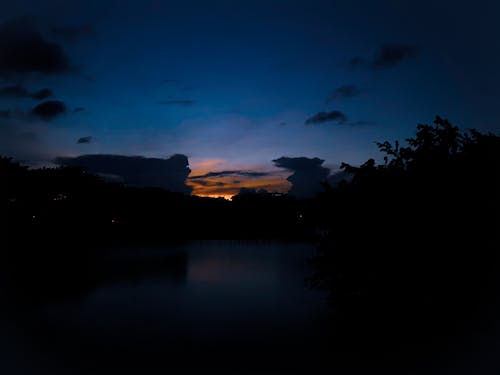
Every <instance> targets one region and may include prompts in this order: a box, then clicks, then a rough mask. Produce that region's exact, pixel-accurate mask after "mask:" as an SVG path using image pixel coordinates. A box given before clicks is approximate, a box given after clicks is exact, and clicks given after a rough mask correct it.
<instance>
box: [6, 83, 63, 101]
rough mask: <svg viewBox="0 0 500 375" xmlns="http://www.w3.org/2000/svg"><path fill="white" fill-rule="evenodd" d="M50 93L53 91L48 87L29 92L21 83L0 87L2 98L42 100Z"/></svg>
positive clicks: (50, 94)
mask: <svg viewBox="0 0 500 375" xmlns="http://www.w3.org/2000/svg"><path fill="white" fill-rule="evenodd" d="M52 95H53V93H52V91H51V90H49V89H42V90H39V91H36V92H33V93H30V92H29V91H28V90H27V89H26V88H25V87H23V86H21V85H14V86H5V87H2V88H0V97H2V98H32V99H37V100H42V99H46V98H48V97H50V96H52Z"/></svg>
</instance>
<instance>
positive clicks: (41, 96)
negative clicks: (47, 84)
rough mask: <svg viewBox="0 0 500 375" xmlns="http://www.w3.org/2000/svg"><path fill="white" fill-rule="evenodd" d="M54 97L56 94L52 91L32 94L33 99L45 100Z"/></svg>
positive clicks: (42, 90) (39, 91)
mask: <svg viewBox="0 0 500 375" xmlns="http://www.w3.org/2000/svg"><path fill="white" fill-rule="evenodd" d="M51 96H54V93H53V92H52V90H50V89H41V90H38V91H36V92H34V93H32V94H31V97H32V98H33V99H38V100H43V99H47V98H50V97H51Z"/></svg>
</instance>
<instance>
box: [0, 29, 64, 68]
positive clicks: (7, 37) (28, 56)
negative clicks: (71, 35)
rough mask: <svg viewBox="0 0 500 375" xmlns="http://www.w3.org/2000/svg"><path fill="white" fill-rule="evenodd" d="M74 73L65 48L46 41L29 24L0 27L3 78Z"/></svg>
mask: <svg viewBox="0 0 500 375" xmlns="http://www.w3.org/2000/svg"><path fill="white" fill-rule="evenodd" d="M72 70H73V68H72V66H71V63H70V60H69V58H68V57H67V56H66V53H65V52H64V50H63V48H62V47H61V46H60V45H58V44H56V43H52V42H49V41H47V40H45V39H44V37H43V36H42V35H41V34H40V33H39V32H37V31H35V30H34V29H33V28H32V27H30V25H28V24H27V23H26V22H23V21H10V22H6V23H3V24H1V25H0V75H3V76H12V75H22V74H26V73H31V72H38V73H42V74H63V73H68V72H70V71H72Z"/></svg>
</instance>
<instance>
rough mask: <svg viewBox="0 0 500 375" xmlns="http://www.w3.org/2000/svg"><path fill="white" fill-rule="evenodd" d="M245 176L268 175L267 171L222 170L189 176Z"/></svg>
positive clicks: (193, 178) (195, 177) (198, 177)
mask: <svg viewBox="0 0 500 375" xmlns="http://www.w3.org/2000/svg"><path fill="white" fill-rule="evenodd" d="M234 175H237V176H244V177H264V176H268V175H269V173H266V172H252V171H221V172H208V173H205V174H203V175H199V176H192V177H189V179H191V180H195V179H200V178H210V177H225V176H234Z"/></svg>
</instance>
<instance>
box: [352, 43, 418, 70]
mask: <svg viewBox="0 0 500 375" xmlns="http://www.w3.org/2000/svg"><path fill="white" fill-rule="evenodd" d="M417 54H418V48H417V47H416V46H413V45H408V44H384V45H382V46H381V47H380V48H379V49H378V50H377V51H376V53H375V55H374V56H373V58H372V59H365V58H363V57H353V58H352V59H351V60H350V61H349V64H350V65H351V66H352V67H370V68H372V69H374V70H377V69H384V68H391V67H393V66H396V65H398V64H400V63H401V62H403V61H404V60H408V59H410V58H413V57H415V56H417Z"/></svg>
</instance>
